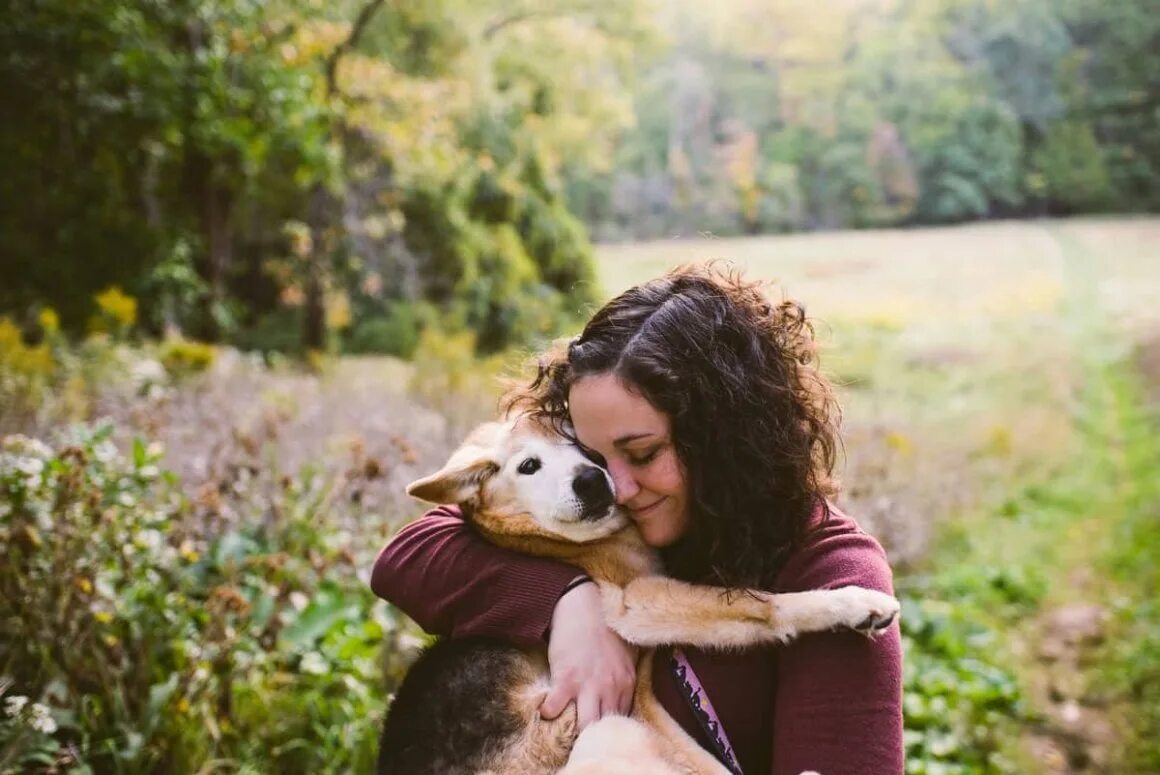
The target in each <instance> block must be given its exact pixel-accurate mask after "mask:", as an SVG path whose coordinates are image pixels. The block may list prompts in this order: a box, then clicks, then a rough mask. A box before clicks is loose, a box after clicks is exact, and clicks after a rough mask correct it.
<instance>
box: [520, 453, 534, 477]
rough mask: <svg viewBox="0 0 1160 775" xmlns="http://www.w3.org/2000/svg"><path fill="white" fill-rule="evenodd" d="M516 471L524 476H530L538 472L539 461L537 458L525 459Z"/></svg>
mask: <svg viewBox="0 0 1160 775" xmlns="http://www.w3.org/2000/svg"><path fill="white" fill-rule="evenodd" d="M516 470H517V471H519V472H520V473H521V474H524V475H525V476H530V475H531V474H534V473H536V471H539V470H540V459H539V458H538V457H529V458H526V459H525V460H523V461H522V462H521V463H520V467H519V468H517V469H516Z"/></svg>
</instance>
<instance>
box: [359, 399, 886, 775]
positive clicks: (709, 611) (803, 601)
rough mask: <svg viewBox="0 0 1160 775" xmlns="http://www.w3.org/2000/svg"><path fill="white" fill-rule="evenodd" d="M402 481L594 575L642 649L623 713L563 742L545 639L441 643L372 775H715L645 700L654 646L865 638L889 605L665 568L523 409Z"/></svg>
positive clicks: (572, 721) (420, 671) (707, 760)
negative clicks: (705, 582) (847, 635)
mask: <svg viewBox="0 0 1160 775" xmlns="http://www.w3.org/2000/svg"><path fill="white" fill-rule="evenodd" d="M530 460H535V461H536V462H535V463H529V462H528V461H530ZM407 492H408V493H410V494H411V495H413V496H415V497H418V498H421V499H423V500H426V501H430V502H433V503H459V504H461V505H462V507H463V511H464V514H465V515H466V517H467V519H469V520H470V522H471V523H472V524H473V525H474V526H475V528H476V529H477V530H478V531H479V532H480V533H481V534H483V535H484V536H485V537H487V538H488V539H489V540H490V541H492V542H493V543H495V544H497V545H499V546H503V547H506V548H509V549H513V550H516V551H521V552H525V553H528V554H532V555H537V556H542V557H554V558H558V559H561V560H564V561H566V562H569V563H572V564H574V565H576V566H578V567H580V568H583V569H584V571H585V572H586V573H588V575H589V576H591V577H592V578H593V579H594V580H596V582H597V583H598V584H599V585H600V590H601V593H602V596H603V599H604V606H605V616H606V618H607V621H608V623H609V625H610V626H611V627H612V628H613V629H614V630H616V632H618V633H619V634H620V635H621V636H622V637H623V638H624V639H625V640H627V641H628V642H630V643H633V644H636V645H637V646H641V647H642V652H641V657H640V662H639V664H638V665H637V684H636V689H635V694H634V700H633V710H632V716H631V718H630V719H626V718H623V717H613V718H607V717H606V718H604V719H602V720H600V721H599V722H596V723H594V724H592V725H590V726H589V727H588V728H587V729H586V730H585V732H584V734H582V735H580V737H579V739H576V715H575V710H574V708H569V710H568V711H566V712H565V713H564V714H562V715H561V716H560V717H559V718H557V719H554V720H551V721H548V720H543V719H541V718H540V715H539V712H538V708H539V705H540V703H541V702H542V700H543V698H544V697H545V695H546V693H547V690H548V686H549V676H548V664H547V658H546V652H545V651H544V650H538V651H526V650H521V649H518V648H515V647H513V646H511V645H509V644H505V643H502V642H495V641H488V640H483V639H476V638H468V639H457V640H444V641H441V642H439V643H438V644H436V645H435V646H434V647H432V648H431V649H429V650H428V651H427V652H425V653H424V655H423V656H422V657H421V658H420V659H419V661H418V662H417V663H416V664H415V666H414V667H413V668H412V669H411V671H410V673H409V674H408V676H407V678H406V680H405V681H404V683H403V686H402V687H401V689H400V691H399V693H398V695H397V696H396V697H395V699H394V702H393V703H392V706H391V710H390V714H389V717H388V719H387V722H386V724H385V725H384V730H383V736H382V740H381V741H380V754H379V772H380V773H407V775H412V774H414V773H482V772H496V773H528V774H531V773H550V772H563V773H566V774H567V775H584V773H596V772H600V773H619V772H625V773H628V772H632V773H648V774H654V773H655V775H670V774H671V773H689V774H693V773H695V774H697V775H702V774H707V773H714V774H716V773H725V772H727V770H726V769H725V768H724V767H723V766H722V765H721V764H720V763H719V762H718V761H717V760H716V759H715V758H714V757H713V756H712V755H711V754H710V753H708V752H707V751H705V750H704V749H702V748H701V747H700V746H699V745H698V744H697V743H696V741H694V740H693V739H692V738H691V737H690V736H689V735H688V734H686V733H685V731H684V730H683V729H681V727H680V726H679V725H678V724H677V723H676V722H675V721H673V719H672V718H671V717H670V716H669V715H668V714H667V713H666V712H665V710H664V709H663V708H662V707H661V706H660V704H659V703H658V702H657V700H656V698H655V696H654V695H653V692H652V686H651V678H652V669H651V666H652V654H653V652H652V649H653V648H654V647H657V646H661V645H667V644H682V645H687V646H694V647H702V648H718V649H729V648H743V647H746V646H751V645H754V644H760V643H772V642H785V641H788V640H789V639H791V638H793V637H795V636H796V635H797V634H799V633H804V632H817V631H823V630H828V629H833V628H837V627H849V628H854V629H858V630H861V631H864V632H867V633H873V632H875V631H877V630H880V629H882V628H884V627H886V626H887V625H888V624H889V623H890V622H892V621H893V620H894V618H895V617H896V616H897V614H898V610H899V609H898V602H897V601H896V600H895V599H894V598H892V597H890V596H889V595H884V594H882V593H880V592H875V591H872V590H866V589H861V588H859V587H845V588H843V589H838V590H829V591H813V592H800V593H793V594H769V593H765V592H756V591H755V592H747V593H742V594H734V595H726V594H725V593H724V591H723V590H720V589H715V588H710V587H700V586H694V585H690V584H685V583H682V582H678V581H675V580H673V579H668V578H664V577H663V576H661V575H659V571H660V567H659V564H658V561H657V557H656V555H655V553H654V552H653V550H651V549H650V548H649V547H648V546H646V545H645V544H644V542H643V541H642V540H641V538H640V536H639V535H638V534H637V532H636V530H635V529H634V528H632V527H631V524H630V521H629V519H628V517H627V515H625V513H624V512H623V511H622V510H620V509H619V508H617V507H616V505H615V503H614V500H613V493H612V487H611V480H610V479H609V478H608V476H607V474H606V473H605V472H604V471H603V469H600V468H597V467H596V466H594V465H593V464H592V463H591V462H589V460H588V459H587V458H585V457H584V456H583V454H582V453H581V452H580V451H579V450H578V449H577V448H576V447H575V446H574V445H571V444H568V443H567V442H566V441H565V440H564V439H561V438H559V437H558V436H556V435H555V434H553V433H552V432H551V431H549V430H547V429H545V428H543V427H541V426H540V425H539V424H537V423H535V422H533V421H531V420H528V419H527V418H516V419H512V420H508V421H506V422H498V423H488V424H486V425H483V426H481V427H480V428H478V429H476V430H475V431H474V432H473V433H472V434H471V435H470V436H469V437H468V438H467V440H466V441H465V442H464V443H463V445H462V446H461V447H460V448H459V449H458V450H456V451H455V453H454V454H452V456H451V458H450V460H448V461H447V464H446V465H445V466H444V467H443V468H442V469H441V470H439V471H438V472H436V473H434V474H432V475H430V476H427V477H424V478H422V479H419V480H418V481H416V482H413V483H412V484H411V485H410V487H408V488H407ZM570 754H571V758H569V755H570Z"/></svg>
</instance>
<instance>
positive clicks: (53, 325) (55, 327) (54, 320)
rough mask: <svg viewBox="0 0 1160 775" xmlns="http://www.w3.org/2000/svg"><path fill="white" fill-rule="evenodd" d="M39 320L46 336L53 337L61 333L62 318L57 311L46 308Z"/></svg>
mask: <svg viewBox="0 0 1160 775" xmlns="http://www.w3.org/2000/svg"><path fill="white" fill-rule="evenodd" d="M37 319H38V320H39V322H40V327H41V329H43V330H44V333H45V334H46V335H48V336H52V335H53V334H55V333H56V332H58V331H60V316H59V315H57V314H56V310H54V309H53V308H52V307H45V308H44V309H42V310H40V314H39V315H38V316H37Z"/></svg>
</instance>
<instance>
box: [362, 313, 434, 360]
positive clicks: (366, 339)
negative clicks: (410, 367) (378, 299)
mask: <svg viewBox="0 0 1160 775" xmlns="http://www.w3.org/2000/svg"><path fill="white" fill-rule="evenodd" d="M433 316H434V313H433V312H432V311H431V310H430V308H429V307H428V305H423V304H421V303H419V304H416V303H412V302H407V301H396V302H393V303H390V304H388V306H387V308H386V311H385V312H384V313H382V314H381V315H375V316H369V317H364V318H362V319H360V320H359V321H358V322H357V323H356V324H355V325H354V327H353V328H352V329H351V332H350V334H349V335H348V336H347V339H346V342H345V344H344V346H343V350H344V351H346V352H348V353H380V354H383V355H396V356H398V357H400V358H411V357H412V356H413V355H414V354H415V348H416V347H418V346H419V335H420V334H421V333H422V331H423V328H424V327H425V325H426V323H427V322H428V321H429V320H430V319H431V318H432V317H433Z"/></svg>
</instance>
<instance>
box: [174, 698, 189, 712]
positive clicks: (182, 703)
mask: <svg viewBox="0 0 1160 775" xmlns="http://www.w3.org/2000/svg"><path fill="white" fill-rule="evenodd" d="M177 712H178V713H189V700H188V699H186V698H185V697H182V698H181V699H180V700H178V701H177Z"/></svg>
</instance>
